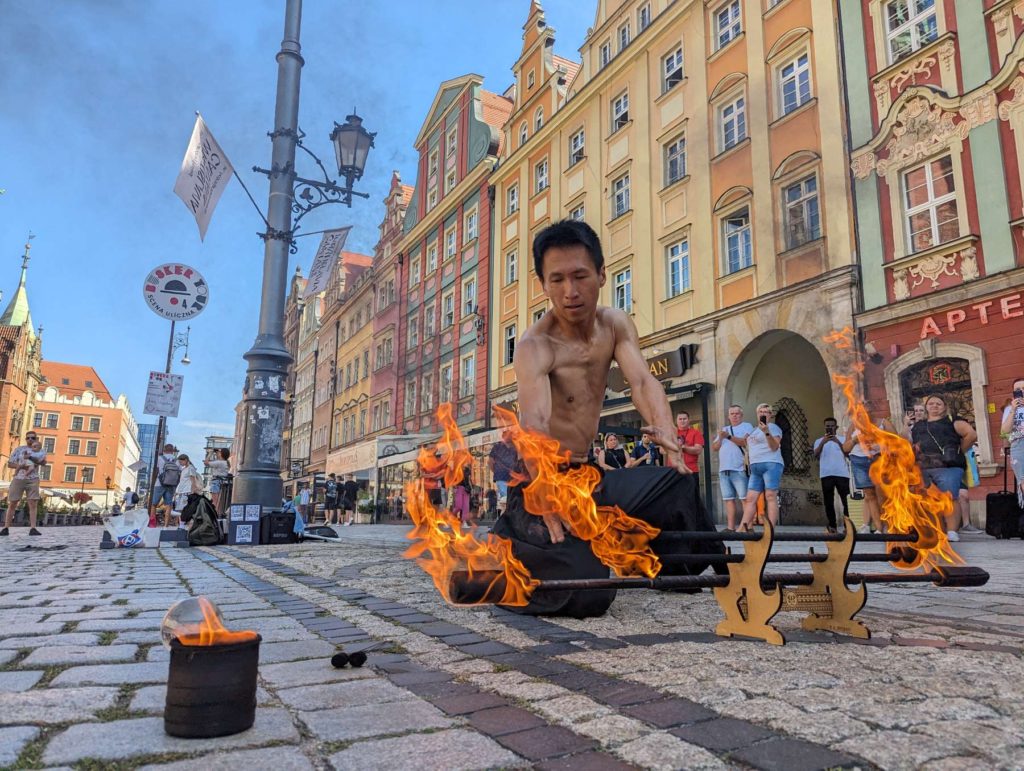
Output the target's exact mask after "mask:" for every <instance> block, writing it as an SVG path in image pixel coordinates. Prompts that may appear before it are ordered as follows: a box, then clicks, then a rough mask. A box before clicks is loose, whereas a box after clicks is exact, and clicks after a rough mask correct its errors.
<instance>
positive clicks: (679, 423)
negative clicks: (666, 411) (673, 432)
mask: <svg viewBox="0 0 1024 771" xmlns="http://www.w3.org/2000/svg"><path fill="white" fill-rule="evenodd" d="M689 427H690V416H689V415H687V414H686V413H685V412H680V413H679V414H678V415H676V428H678V429H679V430H680V431H685V430H686V429H688V428H689Z"/></svg>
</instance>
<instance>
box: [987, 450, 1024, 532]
mask: <svg viewBox="0 0 1024 771" xmlns="http://www.w3.org/2000/svg"><path fill="white" fill-rule="evenodd" d="M1004 454H1005V457H1004V458H1003V490H1002V492H998V493H989V494H988V495H987V496H985V532H986V533H988V534H989V535H992V536H995V537H996V538H1024V509H1022V508H1021V506H1020V501H1019V500H1018V498H1017V492H1016V490H1014V492H1010V489H1009V486H1008V481H1007V480H1008V471H1009V466H1010V448H1008V447H1007V448H1006V450H1005V451H1004ZM1015 487H1016V485H1015Z"/></svg>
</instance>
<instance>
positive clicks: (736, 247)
mask: <svg viewBox="0 0 1024 771" xmlns="http://www.w3.org/2000/svg"><path fill="white" fill-rule="evenodd" d="M722 235H723V237H724V241H725V265H726V268H725V272H726V273H735V272H736V271H738V270H743V269H744V268H749V267H750V266H751V265H753V264H754V258H753V255H752V254H751V247H750V210H749V209H747V208H746V207H743V208H742V209H740V210H739V211H738V212H736V213H735V214H732V215H731V216H729V217H726V218H725V219H724V220H722Z"/></svg>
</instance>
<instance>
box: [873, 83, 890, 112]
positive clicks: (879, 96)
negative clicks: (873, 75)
mask: <svg viewBox="0 0 1024 771" xmlns="http://www.w3.org/2000/svg"><path fill="white" fill-rule="evenodd" d="M874 91H875V102H876V103H877V104H878V114H879V115H885V114H886V113H887V112H889V107H890V106H891V105H892V98H891V94H890V91H889V84H888V83H887V82H886V81H884V80H880V81H878V82H877V83H875V85H874Z"/></svg>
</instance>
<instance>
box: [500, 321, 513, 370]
mask: <svg viewBox="0 0 1024 771" xmlns="http://www.w3.org/2000/svg"><path fill="white" fill-rule="evenodd" d="M502 351H503V354H502V359H501V362H502V364H503V365H506V366H507V365H509V364H511V363H512V362H513V361H514V360H515V356H516V325H515V324H509V325H508V326H507V327H505V347H504V348H503V349H502Z"/></svg>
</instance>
